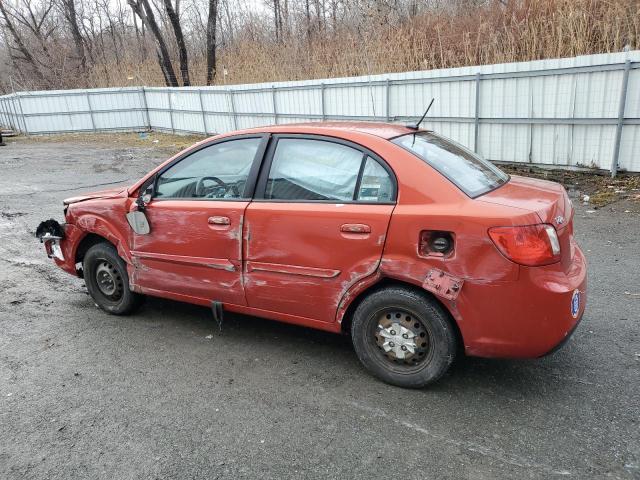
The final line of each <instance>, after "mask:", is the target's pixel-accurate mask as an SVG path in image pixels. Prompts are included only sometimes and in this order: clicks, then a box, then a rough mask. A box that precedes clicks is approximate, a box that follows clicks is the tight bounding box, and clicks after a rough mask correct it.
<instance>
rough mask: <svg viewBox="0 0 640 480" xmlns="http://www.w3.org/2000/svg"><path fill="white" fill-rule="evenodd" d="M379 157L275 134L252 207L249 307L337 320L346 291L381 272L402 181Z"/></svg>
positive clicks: (332, 143) (345, 146) (354, 148)
mask: <svg viewBox="0 0 640 480" xmlns="http://www.w3.org/2000/svg"><path fill="white" fill-rule="evenodd" d="M374 157H375V155H374V154H373V153H371V152H367V151H364V150H363V149H361V148H360V147H358V146H356V145H353V144H349V143H347V142H342V141H338V140H333V139H329V138H325V137H315V136H314V137H309V136H294V135H280V136H276V137H274V138H273V140H272V142H271V144H270V147H269V151H268V153H267V157H266V159H265V165H264V167H263V171H262V173H261V178H260V180H259V182H258V186H257V188H256V196H255V199H254V201H253V202H252V203H251V204H249V206H248V207H247V210H246V218H245V241H246V247H245V249H246V264H245V293H246V297H247V302H248V305H249V306H250V307H255V308H260V309H263V310H268V311H273V312H278V313H284V314H290V315H297V316H301V317H306V318H310V319H313V320H319V321H323V322H333V321H334V319H335V315H336V311H337V307H338V303H339V302H340V300H341V298H342V296H343V295H344V293H345V292H346V290H347V289H348V288H349V287H350V286H351V285H353V284H354V283H356V282H357V281H358V280H360V279H362V278H364V277H366V276H369V275H372V274H373V273H375V271H376V269H377V268H378V265H379V263H380V259H381V256H382V251H383V248H384V242H385V238H386V233H387V227H388V224H389V220H390V218H391V213H392V211H393V208H394V205H395V199H396V187H395V185H396V182H395V177H394V176H393V173H392V172H391V170H390V169H389V167H388V166H386V164H385V163H384V162H383V161H382V160H381V159H379V158H377V157H376V158H374Z"/></svg>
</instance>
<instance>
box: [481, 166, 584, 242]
mask: <svg viewBox="0 0 640 480" xmlns="http://www.w3.org/2000/svg"><path fill="white" fill-rule="evenodd" d="M478 200H479V201H482V202H487V203H493V204H497V205H506V206H509V207H515V208H521V209H523V210H528V211H531V212H535V213H536V214H537V215H538V217H540V221H541V222H542V223H548V224H550V225H553V226H554V227H556V230H557V231H558V233H559V232H560V230H562V229H564V228H565V227H566V226H567V225H569V223H570V221H571V214H572V208H571V204H570V202H569V197H568V196H567V193H566V191H565V189H564V187H563V186H562V185H560V184H559V183H555V182H549V181H547V180H538V179H536V178H528V177H520V176H518V175H513V176H511V179H510V180H509V182H507V183H506V184H504V185H502V186H501V187H500V188H497V189H495V190H493V191H491V192H489V193H487V194H485V195H483V196H482V197H480V198H479V199H478Z"/></svg>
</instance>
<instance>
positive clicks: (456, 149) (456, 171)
mask: <svg viewBox="0 0 640 480" xmlns="http://www.w3.org/2000/svg"><path fill="white" fill-rule="evenodd" d="M391 141H392V142H393V143H395V144H396V145H399V146H401V147H402V148H404V149H406V150H408V151H410V152H411V153H413V154H414V155H416V156H417V157H418V158H421V159H422V160H424V161H425V162H427V163H428V164H429V165H431V166H432V167H433V168H435V169H436V170H437V171H438V172H440V173H441V174H442V175H444V176H445V177H447V178H448V179H449V180H450V181H451V182H453V183H454V184H455V185H456V186H457V187H458V188H459V189H460V190H462V191H463V192H464V193H466V194H467V195H468V196H469V197H471V198H475V197H478V196H480V195H482V194H484V193H487V192H490V191H491V190H494V189H496V188H498V187H499V186H500V185H502V184H504V183H506V182H507V181H508V180H509V176H508V175H507V174H506V173H504V172H503V171H502V170H500V169H499V168H498V167H496V166H494V165H493V164H491V163H490V162H488V161H486V160H484V159H483V158H481V157H479V156H478V155H476V154H475V153H473V152H471V151H470V150H467V149H466V148H464V147H463V146H462V145H459V144H457V143H454V142H452V141H450V140H445V139H444V138H442V137H440V136H439V135H436V134H434V133H432V132H416V133H410V134H408V135H403V136H401V137H397V138H394V139H393V140H391Z"/></svg>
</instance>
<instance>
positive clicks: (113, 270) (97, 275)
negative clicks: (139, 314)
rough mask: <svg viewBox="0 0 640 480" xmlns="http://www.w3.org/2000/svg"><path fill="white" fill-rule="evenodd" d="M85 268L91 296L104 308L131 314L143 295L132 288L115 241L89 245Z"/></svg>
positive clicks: (110, 311) (109, 311)
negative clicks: (113, 243)
mask: <svg viewBox="0 0 640 480" xmlns="http://www.w3.org/2000/svg"><path fill="white" fill-rule="evenodd" d="M82 269H83V273H84V281H85V283H86V285H87V290H89V294H90V295H91V298H93V300H94V302H95V303H96V305H97V306H98V307H100V308H101V309H102V310H104V311H105V312H107V313H111V314H113V315H128V314H130V313H133V312H134V311H135V310H136V309H137V308H138V307H140V305H141V304H142V301H143V300H144V296H142V295H140V294H138V293H135V292H132V291H131V290H130V289H129V275H127V265H126V263H125V262H124V260H122V258H120V256H119V255H118V252H117V250H116V249H115V247H114V246H113V245H112V244H110V243H107V242H104V243H98V244H96V245H94V246H92V247H91V248H89V250H87V253H86V254H85V256H84V259H83V261H82ZM112 290H113V291H112ZM110 293H111V294H110Z"/></svg>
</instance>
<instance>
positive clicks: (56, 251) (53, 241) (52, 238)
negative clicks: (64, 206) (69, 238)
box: [36, 219, 64, 261]
mask: <svg viewBox="0 0 640 480" xmlns="http://www.w3.org/2000/svg"><path fill="white" fill-rule="evenodd" d="M36 237H38V238H39V239H40V242H41V243H44V248H45V250H46V252H47V257H49V258H57V259H58V260H62V261H64V255H63V254H62V248H61V247H60V241H61V240H62V239H63V238H64V228H63V226H62V225H60V224H59V223H58V222H56V221H55V220H53V219H49V220H45V221H44V222H41V223H40V225H38V228H37V229H36Z"/></svg>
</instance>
